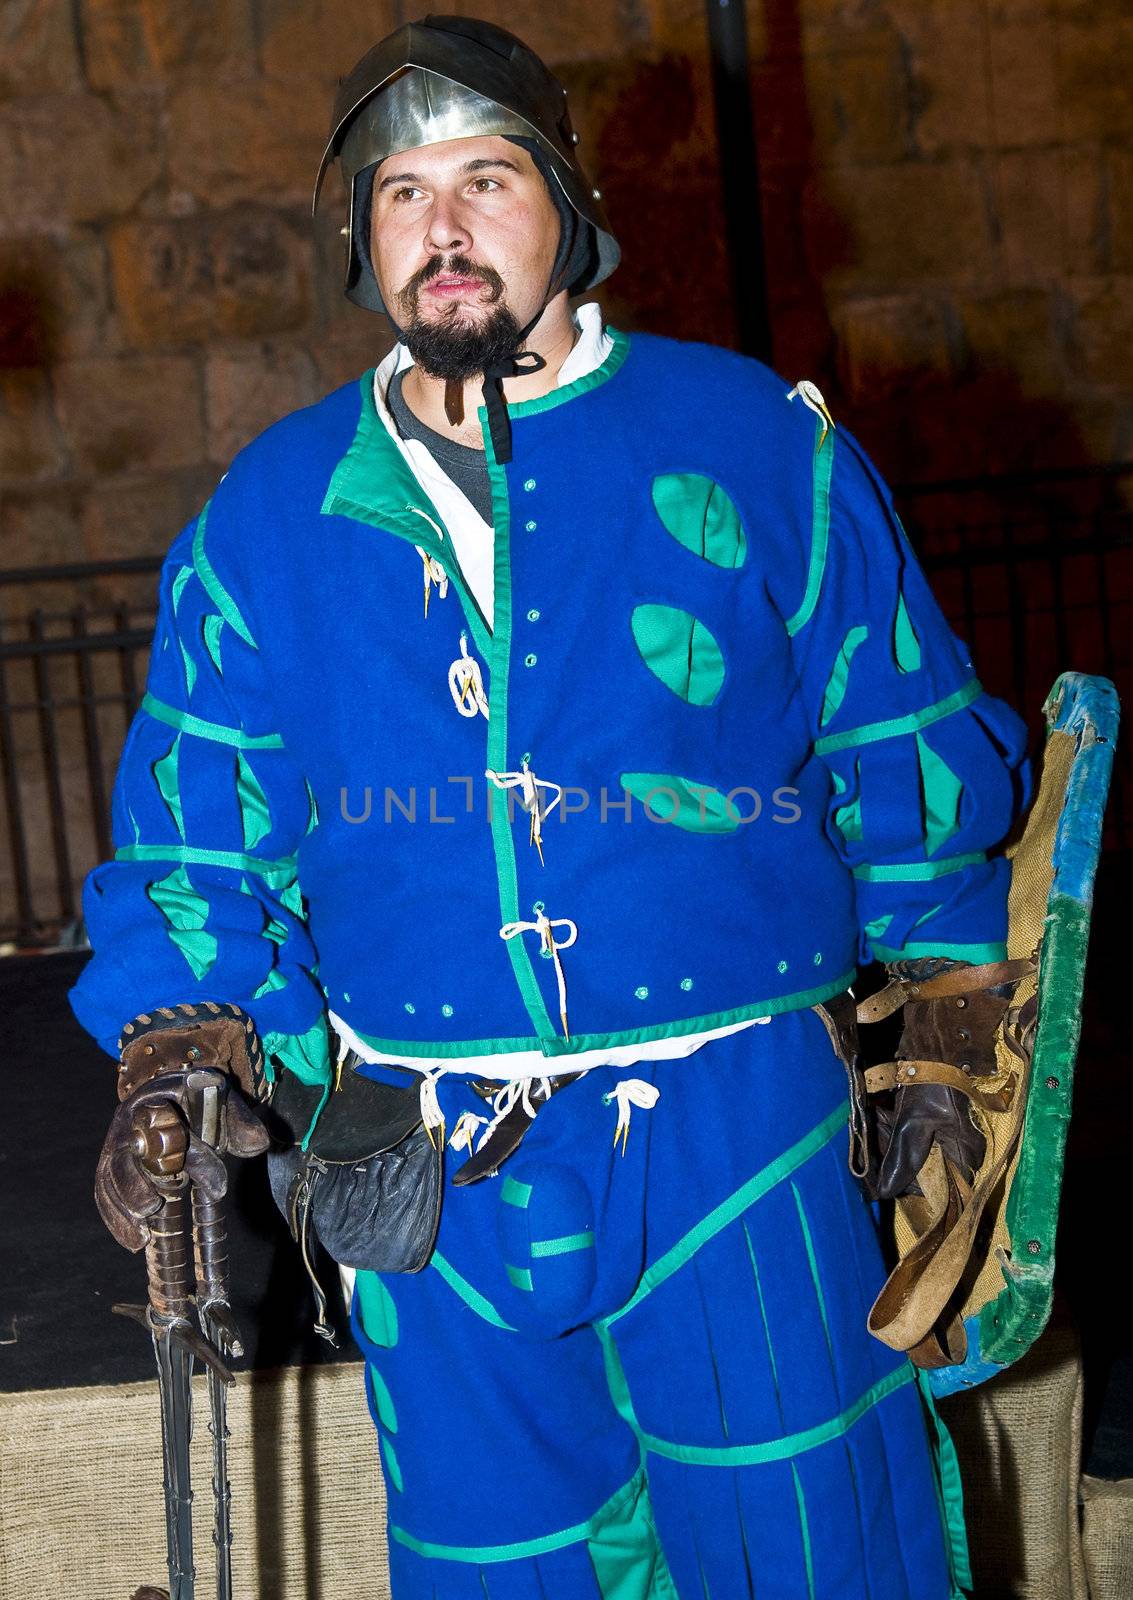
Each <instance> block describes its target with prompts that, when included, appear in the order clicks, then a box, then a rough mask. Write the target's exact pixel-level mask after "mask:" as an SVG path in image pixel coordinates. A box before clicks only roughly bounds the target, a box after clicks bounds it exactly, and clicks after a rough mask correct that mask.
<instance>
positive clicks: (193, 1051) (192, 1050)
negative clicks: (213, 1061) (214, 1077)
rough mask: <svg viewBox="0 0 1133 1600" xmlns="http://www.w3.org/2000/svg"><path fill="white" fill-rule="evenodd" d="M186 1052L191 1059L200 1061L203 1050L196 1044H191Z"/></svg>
mask: <svg viewBox="0 0 1133 1600" xmlns="http://www.w3.org/2000/svg"><path fill="white" fill-rule="evenodd" d="M185 1054H186V1055H187V1056H188V1058H189V1060H190V1061H199V1060H200V1059H201V1052H200V1051H199V1050H198V1049H197V1047H196V1045H195V1044H191V1045H190V1046H189V1048H188V1049H187V1050H186V1052H185Z"/></svg>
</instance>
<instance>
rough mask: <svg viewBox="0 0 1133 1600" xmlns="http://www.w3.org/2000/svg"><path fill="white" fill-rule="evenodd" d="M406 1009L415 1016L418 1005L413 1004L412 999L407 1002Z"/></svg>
mask: <svg viewBox="0 0 1133 1600" xmlns="http://www.w3.org/2000/svg"><path fill="white" fill-rule="evenodd" d="M405 1009H406V1011H408V1013H409V1015H410V1016H413V1015H414V1014H415V1012H416V1010H417V1007H416V1006H415V1005H414V1004H413V1002H412V1000H407V1001H406V1002H405Z"/></svg>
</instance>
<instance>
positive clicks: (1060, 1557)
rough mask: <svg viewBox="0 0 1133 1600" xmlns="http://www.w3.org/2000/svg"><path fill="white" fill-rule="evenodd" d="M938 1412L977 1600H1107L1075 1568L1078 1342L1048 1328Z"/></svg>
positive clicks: (1130, 1594) (1078, 1564)
mask: <svg viewBox="0 0 1133 1600" xmlns="http://www.w3.org/2000/svg"><path fill="white" fill-rule="evenodd" d="M938 1405H939V1409H940V1414H941V1416H942V1417H943V1418H944V1420H945V1421H946V1422H947V1424H948V1427H949V1428H950V1429H951V1432H952V1438H953V1441H954V1443H955V1445H956V1452H957V1455H958V1456H959V1458H960V1470H961V1473H962V1475H963V1480H964V1512H965V1520H966V1522H967V1527H968V1541H969V1544H970V1547H971V1556H972V1576H973V1578H974V1580H975V1594H976V1596H977V1600H1007V1597H1011V1600H1087V1596H1089V1597H1090V1600H1110V1591H1104V1590H1103V1591H1100V1592H1099V1593H1097V1594H1092V1592H1091V1591H1090V1590H1088V1589H1087V1585H1086V1569H1085V1564H1084V1562H1083V1558H1082V1545H1081V1536H1080V1533H1079V1512H1078V1473H1079V1465H1078V1464H1079V1461H1080V1459H1081V1449H1082V1361H1081V1354H1080V1351H1079V1347H1078V1339H1077V1336H1076V1334H1075V1333H1074V1332H1073V1331H1072V1330H1071V1329H1069V1328H1064V1327H1056V1326H1051V1327H1049V1328H1048V1329H1047V1331H1046V1332H1045V1333H1044V1334H1043V1335H1042V1337H1041V1338H1040V1339H1039V1340H1038V1341H1037V1342H1036V1343H1035V1345H1034V1346H1033V1347H1032V1348H1031V1350H1030V1351H1029V1352H1028V1353H1027V1355H1026V1356H1024V1357H1023V1359H1022V1360H1021V1361H1019V1362H1018V1363H1017V1364H1016V1365H1015V1366H1013V1367H1010V1368H1008V1370H1007V1371H1006V1372H1005V1373H1004V1374H1003V1375H1002V1376H1001V1377H998V1378H992V1379H991V1380H990V1381H989V1382H988V1383H985V1384H982V1385H981V1386H980V1387H979V1388H978V1389H975V1390H973V1391H972V1392H971V1393H970V1394H958V1395H953V1396H952V1397H951V1398H950V1399H947V1400H941V1401H939V1402H938ZM1117 1593H1118V1591H1116V1590H1115V1591H1113V1596H1114V1600H1116V1596H1117ZM1120 1593H1121V1597H1122V1600H1133V1589H1125V1590H1122V1591H1120Z"/></svg>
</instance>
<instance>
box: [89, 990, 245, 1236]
mask: <svg viewBox="0 0 1133 1600" xmlns="http://www.w3.org/2000/svg"><path fill="white" fill-rule="evenodd" d="M118 1044H119V1049H120V1050H121V1052H122V1054H121V1061H120V1063H119V1068H118V1098H119V1100H120V1102H121V1104H120V1105H119V1106H118V1109H117V1110H116V1111H115V1113H114V1116H113V1118H112V1120H111V1123H110V1128H109V1131H108V1132H107V1135H106V1138H105V1140H104V1141H103V1146H102V1152H101V1154H100V1155H99V1158H98V1167H97V1170H96V1172H95V1184H94V1197H95V1203H96V1205H97V1206H98V1210H99V1215H100V1216H101V1217H102V1220H103V1222H105V1224H106V1226H107V1227H108V1228H109V1229H110V1232H111V1233H112V1234H113V1235H114V1237H115V1239H117V1241H118V1243H119V1244H120V1245H123V1246H124V1247H125V1248H126V1249H127V1250H141V1249H142V1247H143V1246H144V1245H145V1244H146V1243H147V1242H148V1240H149V1236H150V1232H149V1227H148V1225H147V1224H148V1219H149V1218H150V1217H153V1216H155V1215H156V1214H157V1212H159V1211H160V1210H161V1207H162V1204H163V1202H164V1198H165V1197H164V1195H163V1194H162V1192H161V1189H160V1188H159V1187H158V1186H157V1183H156V1182H155V1178H154V1176H153V1173H152V1171H151V1170H150V1168H151V1167H152V1166H153V1165H154V1164H155V1162H154V1158H153V1156H152V1153H151V1154H150V1155H149V1158H148V1159H149V1165H148V1166H145V1165H143V1164H142V1161H141V1159H140V1150H141V1148H144V1142H143V1141H142V1140H141V1139H140V1137H139V1135H140V1132H141V1130H143V1129H149V1130H151V1133H150V1138H149V1140H148V1141H145V1142H148V1143H149V1144H150V1146H151V1150H152V1147H153V1145H154V1144H155V1142H156V1144H157V1145H158V1146H161V1145H163V1144H164V1143H167V1142H168V1143H172V1144H175V1145H177V1146H181V1145H184V1146H185V1155H184V1168H183V1170H184V1173H185V1175H186V1177H187V1178H188V1179H189V1180H190V1181H191V1182H193V1183H195V1184H197V1185H198V1186H199V1188H200V1189H201V1190H202V1192H203V1193H204V1194H205V1195H206V1196H207V1197H208V1198H209V1199H211V1200H220V1199H221V1198H222V1197H223V1195H224V1194H225V1192H226V1190H227V1187H228V1174H227V1171H226V1169H225V1166H224V1161H223V1160H222V1157H223V1156H224V1155H225V1154H229V1155H235V1156H253V1155H259V1154H260V1153H261V1152H262V1151H264V1150H266V1149H267V1147H268V1143H269V1137H268V1132H267V1129H266V1128H265V1126H264V1124H263V1122H262V1120H261V1118H260V1116H259V1115H258V1114H257V1112H256V1111H255V1110H254V1109H253V1103H254V1102H260V1101H262V1100H264V1099H265V1098H266V1082H265V1078H264V1070H263V1051H262V1049H261V1047H260V1042H259V1040H258V1038H257V1037H256V1032H255V1028H254V1027H253V1025H252V1021H251V1018H250V1017H248V1016H246V1015H245V1013H244V1012H242V1011H241V1010H240V1008H239V1007H238V1006H232V1005H224V1006H221V1005H217V1004H215V1003H214V1002H212V1001H208V1002H205V1003H203V1004H200V1005H192V1006H190V1005H183V1006H176V1007H172V1008H165V1007H163V1008H161V1009H160V1010H158V1011H155V1012H153V1013H152V1014H148V1013H147V1014H144V1015H142V1016H140V1017H136V1018H135V1019H134V1021H133V1022H130V1023H128V1024H127V1025H126V1027H125V1028H124V1029H123V1030H122V1037H121V1039H120V1040H119V1041H118ZM203 1067H208V1068H212V1069H214V1070H216V1071H220V1072H223V1073H225V1074H226V1076H228V1077H230V1078H231V1079H232V1083H231V1084H230V1086H229V1091H228V1093H227V1095H226V1096H225V1097H224V1104H223V1110H222V1113H221V1119H220V1126H219V1128H218V1130H217V1139H216V1143H215V1146H213V1145H209V1144H205V1143H204V1142H203V1141H202V1140H201V1139H199V1138H198V1137H197V1136H196V1134H194V1133H192V1132H191V1131H190V1129H189V1127H188V1122H187V1118H186V1116H185V1107H186V1081H187V1079H188V1077H189V1074H190V1073H191V1072H193V1071H195V1070H198V1069H200V1068H203ZM178 1121H179V1122H180V1124H181V1127H180V1129H177V1127H176V1123H177V1122H178ZM171 1135H173V1137H172V1138H171ZM177 1135H179V1137H177ZM156 1164H157V1165H158V1166H159V1167H160V1165H161V1162H160V1157H159V1158H158V1160H157V1162H156ZM178 1164H179V1163H178Z"/></svg>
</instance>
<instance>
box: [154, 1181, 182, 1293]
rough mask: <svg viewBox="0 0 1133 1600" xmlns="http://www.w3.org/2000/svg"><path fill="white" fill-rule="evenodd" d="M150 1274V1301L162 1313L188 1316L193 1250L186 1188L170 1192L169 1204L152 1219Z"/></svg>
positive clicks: (167, 1201)
mask: <svg viewBox="0 0 1133 1600" xmlns="http://www.w3.org/2000/svg"><path fill="white" fill-rule="evenodd" d="M146 1277H147V1279H148V1282H149V1300H150V1305H151V1306H152V1307H153V1309H154V1311H155V1312H156V1313H157V1315H158V1316H159V1317H162V1318H169V1319H182V1318H185V1317H187V1316H188V1314H189V1253H188V1248H187V1244H186V1239H185V1194H184V1190H183V1189H175V1190H173V1191H172V1192H168V1193H167V1194H166V1198H165V1204H164V1205H163V1206H162V1208H161V1210H160V1212H159V1213H158V1214H157V1216H156V1217H155V1218H154V1220H153V1221H152V1222H151V1223H150V1237H149V1243H148V1244H147V1245H146Z"/></svg>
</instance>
